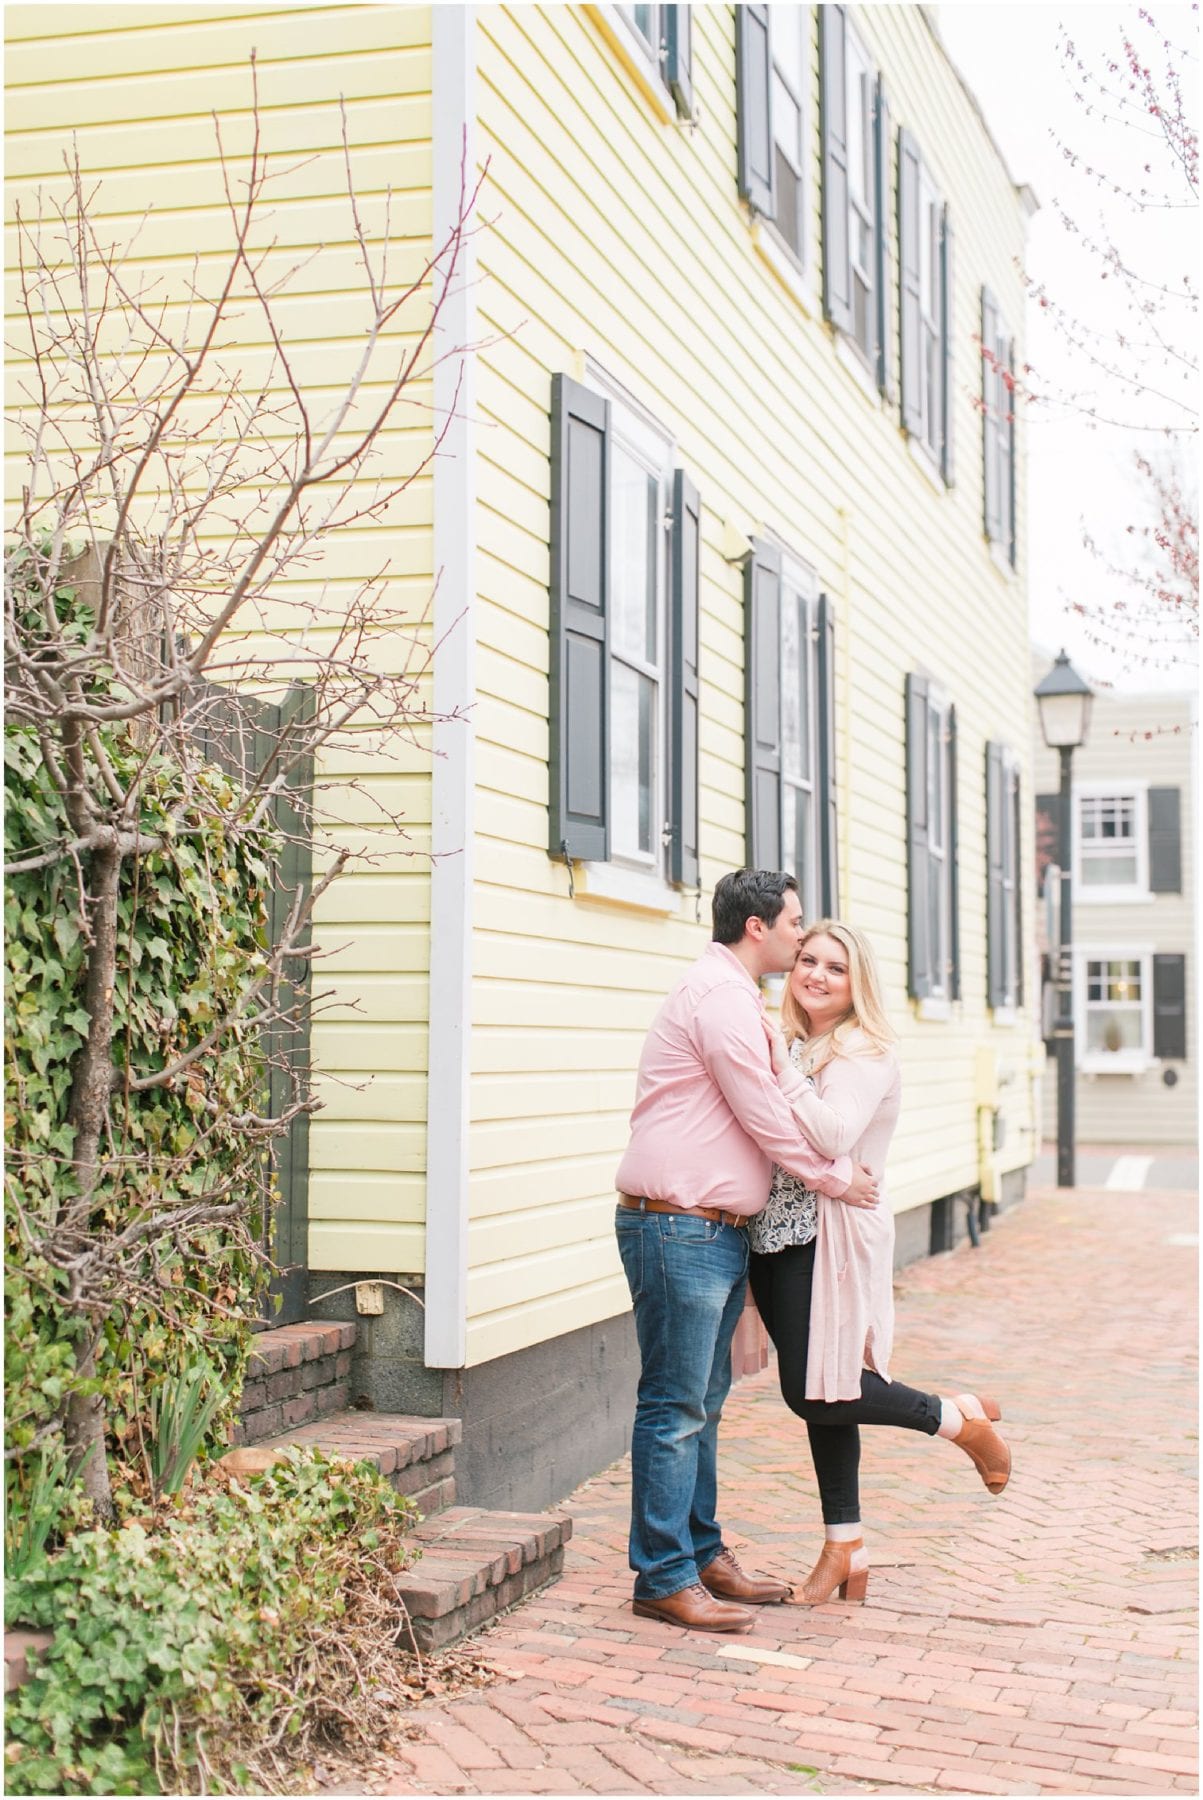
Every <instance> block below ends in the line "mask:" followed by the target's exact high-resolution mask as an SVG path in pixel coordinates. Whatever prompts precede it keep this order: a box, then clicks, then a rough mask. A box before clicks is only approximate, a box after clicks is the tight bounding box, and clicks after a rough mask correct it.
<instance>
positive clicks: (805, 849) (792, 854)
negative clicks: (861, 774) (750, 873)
mask: <svg viewBox="0 0 1203 1800" xmlns="http://www.w3.org/2000/svg"><path fill="white" fill-rule="evenodd" d="M784 813H785V817H784V819H783V820H782V824H783V827H784V830H783V835H782V842H781V866H782V868H783V869H785V870H786V871H787V872H788V873H789V874H791V875H793V876H794V877H795V878H796V880H797V883H798V897H799V899H800V900H801V902H802V915H803V917H804V918H806V919H815V918H817V917H818V914H819V883H818V869H817V867H816V862H815V826H814V798H813V796H812V795H811V794H809V793H807V791H806V789H805V788H798V787H791V786H789V785H787V786H786V788H785V803H784Z"/></svg>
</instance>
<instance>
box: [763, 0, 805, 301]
mask: <svg viewBox="0 0 1203 1800" xmlns="http://www.w3.org/2000/svg"><path fill="white" fill-rule="evenodd" d="M811 23H812V16H811V9H810V7H809V6H773V7H772V8H770V11H769V25H770V36H769V46H770V56H771V59H772V82H771V87H770V95H771V99H770V117H771V129H772V135H773V175H774V195H775V210H774V212H773V214H772V216H771V218H772V224H773V225H774V227H775V228H776V230H777V232H778V234H779V236H780V237H781V239H782V241H783V242H784V244H785V246H786V248H787V249H788V250H789V252H790V255H791V256H792V257H793V258H794V260H795V261H796V262H797V263H798V264H799V266H800V267H802V268H806V267H807V265H808V264H809V262H810V244H809V232H808V224H809V206H810V163H811V155H810V150H811V144H810V116H811V115H810V99H809V96H810V87H811V79H812V76H811V41H810V39H811Z"/></svg>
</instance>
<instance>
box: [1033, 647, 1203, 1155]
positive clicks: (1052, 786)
mask: <svg viewBox="0 0 1203 1800" xmlns="http://www.w3.org/2000/svg"><path fill="white" fill-rule="evenodd" d="M1051 660H1052V659H1051V657H1039V658H1037V659H1036V661H1035V662H1034V664H1033V667H1034V670H1035V672H1036V674H1037V676H1039V675H1042V674H1043V673H1044V670H1045V667H1046V665H1047V663H1048V662H1049V661H1051ZM1197 728H1198V706H1197V701H1196V699H1195V697H1194V696H1193V695H1192V694H1189V693H1157V694H1115V695H1109V694H1096V696H1095V700H1094V706H1093V711H1092V716H1091V721H1090V732H1089V736H1088V738H1087V741H1086V743H1085V745H1084V746H1083V748H1082V749H1080V750H1078V751H1075V753H1074V759H1073V777H1074V780H1073V802H1072V846H1073V947H1074V957H1073V970H1074V1041H1075V1049H1076V1062H1077V1071H1078V1073H1077V1138H1078V1142H1079V1143H1081V1144H1114V1145H1125V1144H1149V1145H1162V1144H1166V1145H1185V1144H1193V1143H1195V1142H1196V1141H1197V1108H1198V1076H1197V1057H1198V1019H1197V1016H1196V1008H1195V1007H1194V1005H1193V1004H1192V998H1193V992H1194V953H1195V948H1196V936H1195V933H1196V926H1195V891H1196V889H1195V883H1196V863H1195V844H1196V832H1195V806H1196V801H1195V792H1194V758H1195V751H1196V738H1197ZM1036 740H1037V741H1036V744H1035V748H1034V761H1033V770H1034V781H1035V789H1036V881H1037V886H1038V889H1039V890H1041V892H1043V887H1044V874H1045V870H1046V868H1047V866H1048V864H1049V863H1050V862H1054V863H1055V862H1056V861H1057V846H1058V842H1059V835H1060V822H1061V798H1060V793H1059V784H1060V773H1059V765H1058V759H1057V755H1056V752H1055V751H1051V750H1048V749H1046V748H1045V746H1044V744H1043V742H1042V741H1040V731H1039V724H1038V722H1037V723H1036ZM1038 918H1039V923H1040V938H1041V942H1040V948H1041V950H1042V951H1046V950H1047V947H1048V946H1047V936H1048V928H1047V914H1046V911H1045V910H1044V908H1041V910H1040V912H1039V913H1038ZM1044 967H1045V971H1046V975H1047V962H1045V964H1044ZM1047 1023H1048V1021H1047V1018H1046V1025H1047ZM1044 1130H1045V1136H1046V1137H1047V1138H1051V1137H1054V1136H1055V1135H1056V1080H1055V1074H1054V1071H1053V1068H1052V1064H1051V1062H1050V1065H1049V1078H1048V1079H1047V1080H1046V1081H1045V1083H1044Z"/></svg>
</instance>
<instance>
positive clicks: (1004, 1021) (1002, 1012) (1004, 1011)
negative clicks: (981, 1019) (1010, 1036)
mask: <svg viewBox="0 0 1203 1800" xmlns="http://www.w3.org/2000/svg"><path fill="white" fill-rule="evenodd" d="M1021 1016H1022V1015H1021V1014H1020V1012H1019V1009H1018V1007H1015V1006H994V1007H991V1009H990V1022H991V1024H992V1025H1018V1024H1019V1023H1020V1020H1021Z"/></svg>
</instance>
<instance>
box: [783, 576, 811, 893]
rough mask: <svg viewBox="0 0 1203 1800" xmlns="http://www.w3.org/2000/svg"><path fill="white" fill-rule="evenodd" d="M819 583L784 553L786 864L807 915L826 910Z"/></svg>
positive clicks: (784, 847) (784, 797)
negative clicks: (822, 890) (821, 833)
mask: <svg viewBox="0 0 1203 1800" xmlns="http://www.w3.org/2000/svg"><path fill="white" fill-rule="evenodd" d="M818 604H819V590H818V583H817V581H816V579H815V575H814V571H813V570H811V569H808V568H806V567H805V566H804V565H803V564H802V563H799V562H798V561H796V560H795V559H794V558H793V557H791V556H789V555H788V554H786V553H783V554H782V558H781V652H780V654H781V867H782V868H783V869H788V870H789V871H790V873H791V874H793V875H794V876H795V877H796V879H797V882H798V892H799V898H800V900H801V902H802V911H803V913H804V915H805V916H806V918H808V919H815V918H818V917H819V915H820V910H821V909H820V904H819V889H820V882H819V868H820V857H821V847H820V842H819V810H818V804H817V799H816V794H817V784H818V762H819V735H818V691H819V690H818V639H819V632H818V621H817V611H818Z"/></svg>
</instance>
